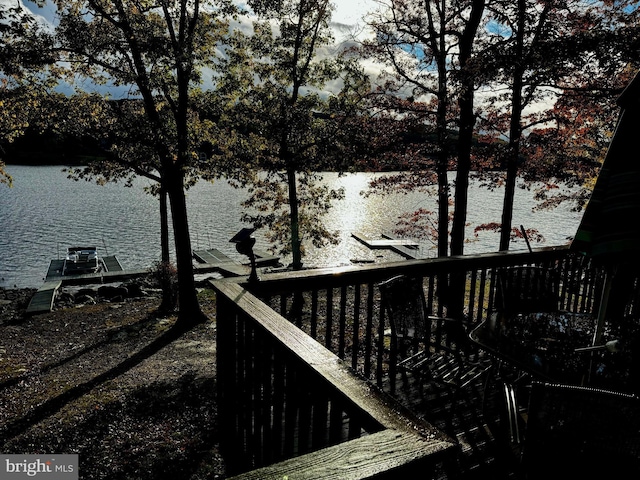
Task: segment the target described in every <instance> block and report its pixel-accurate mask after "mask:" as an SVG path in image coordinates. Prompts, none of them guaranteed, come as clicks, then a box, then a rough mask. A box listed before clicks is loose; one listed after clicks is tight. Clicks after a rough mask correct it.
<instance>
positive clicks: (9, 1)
mask: <svg viewBox="0 0 640 480" xmlns="http://www.w3.org/2000/svg"><path fill="white" fill-rule="evenodd" d="M17 2H23V4H24V5H25V6H26V7H27V8H29V10H31V11H32V12H33V13H34V14H36V15H41V16H43V17H44V18H46V19H47V20H49V21H52V19H53V17H54V13H55V9H54V7H53V6H52V5H51V4H50V3H49V4H48V5H46V6H45V7H43V8H39V7H38V6H36V4H35V3H34V2H32V1H29V0H0V6H4V5H15V4H16V3H17ZM333 3H334V5H335V7H336V9H335V11H334V14H333V20H334V22H338V23H343V24H346V25H350V26H355V25H356V24H358V23H362V18H363V17H364V15H365V13H367V12H368V11H371V10H373V9H374V8H375V6H376V3H375V1H374V0H334V1H333Z"/></svg>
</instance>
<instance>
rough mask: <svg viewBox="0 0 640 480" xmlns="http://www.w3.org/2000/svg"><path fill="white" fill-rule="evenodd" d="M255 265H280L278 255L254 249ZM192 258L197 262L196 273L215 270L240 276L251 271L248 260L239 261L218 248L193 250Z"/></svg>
mask: <svg viewBox="0 0 640 480" xmlns="http://www.w3.org/2000/svg"><path fill="white" fill-rule="evenodd" d="M253 253H254V255H255V256H256V266H257V267H275V266H278V265H280V257H278V256H276V255H271V254H269V253H267V252H264V251H262V250H254V251H253ZM193 258H195V259H196V261H197V262H198V264H196V265H195V266H194V269H195V271H196V273H209V272H217V273H220V274H221V275H222V276H224V277H241V276H244V275H249V274H250V273H251V267H250V265H249V262H248V261H247V262H246V263H239V262H237V261H235V260H234V259H232V258H231V257H229V256H227V255H225V254H224V253H223V252H221V251H220V250H217V249H215V248H210V249H208V250H195V251H194V252H193Z"/></svg>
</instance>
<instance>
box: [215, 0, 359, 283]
mask: <svg viewBox="0 0 640 480" xmlns="http://www.w3.org/2000/svg"><path fill="white" fill-rule="evenodd" d="M248 3H249V6H250V7H251V8H252V9H253V11H254V12H255V13H256V14H257V17H258V18H257V19H256V20H255V21H254V22H253V31H252V32H251V33H250V34H249V35H248V36H244V35H240V34H238V35H237V36H236V37H235V42H234V43H233V46H234V49H233V51H229V57H228V66H227V68H226V69H225V70H226V72H227V74H226V75H222V76H221V78H220V79H219V85H218V89H219V91H220V92H221V93H224V94H226V95H227V96H228V97H230V99H229V100H228V101H227V102H225V103H227V104H228V105H229V110H230V111H229V112H228V113H227V114H226V118H227V119H228V121H229V122H230V123H229V125H230V128H231V129H232V130H233V131H234V132H236V133H239V135H238V136H237V142H238V145H241V146H240V147H237V148H235V149H234V150H232V154H233V156H234V159H235V161H236V162H237V161H242V162H243V163H244V165H245V167H246V166H247V165H252V166H253V170H252V171H251V172H250V174H249V175H246V176H245V177H244V178H242V179H241V181H240V184H241V185H242V186H245V187H247V188H248V191H249V198H248V199H247V201H245V202H244V204H243V205H244V206H245V207H246V212H245V213H244V215H243V220H244V221H245V222H247V223H249V224H251V225H253V226H255V227H257V228H265V230H266V233H265V234H266V236H267V238H268V239H269V240H271V241H272V242H273V243H275V244H276V245H279V246H280V248H279V250H278V251H279V253H281V254H291V256H292V263H291V267H292V268H293V269H296V270H297V269H300V268H302V265H303V261H302V259H303V255H304V243H303V241H310V242H312V243H313V244H314V245H315V246H316V247H321V246H323V245H325V244H327V243H328V242H335V241H336V240H335V237H336V232H331V231H329V230H328V229H327V228H326V227H325V226H324V225H323V223H322V221H321V219H322V217H323V216H324V214H325V213H326V212H327V211H328V210H329V209H330V208H331V203H332V202H333V201H335V200H339V199H340V198H342V192H341V191H339V190H333V189H330V188H328V187H327V186H326V184H323V183H322V182H321V180H322V176H321V173H320V170H321V169H323V168H325V169H330V170H336V169H337V170H339V169H341V165H340V163H341V160H340V157H341V156H342V155H344V154H345V152H347V151H348V150H349V147H348V143H349V142H350V134H351V131H350V130H349V129H347V128H345V126H346V125H347V120H348V119H349V118H350V117H351V116H353V115H354V114H355V113H356V112H357V110H356V108H357V107H358V101H359V99H360V98H361V97H362V96H364V95H365V94H366V93H368V88H369V86H368V82H367V80H366V78H365V76H364V74H363V73H362V71H361V68H360V67H359V66H358V64H357V61H356V60H357V59H356V58H354V57H353V56H349V55H343V53H345V52H335V53H334V52H332V51H331V49H332V48H335V47H333V37H332V34H331V30H330V28H329V22H330V19H331V12H332V5H331V2H330V1H329V0H295V1H282V2H275V3H274V2H262V1H249V2H248ZM329 82H334V83H339V84H340V90H339V92H337V93H335V92H329V90H328V89H327V88H326V87H327V84H328V83H329ZM240 150H242V151H241V152H240Z"/></svg>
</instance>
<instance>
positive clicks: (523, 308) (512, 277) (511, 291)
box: [496, 266, 559, 316]
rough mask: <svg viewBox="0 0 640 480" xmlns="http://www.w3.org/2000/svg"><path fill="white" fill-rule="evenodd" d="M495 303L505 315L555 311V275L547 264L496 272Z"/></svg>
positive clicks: (557, 280)
mask: <svg viewBox="0 0 640 480" xmlns="http://www.w3.org/2000/svg"><path fill="white" fill-rule="evenodd" d="M497 280H498V285H497V287H498V288H497V292H496V307H497V309H498V310H501V311H502V312H503V313H504V314H505V315H507V316H510V315H514V314H517V313H533V312H556V311H558V301H559V277H558V274H557V272H555V271H554V270H551V269H549V268H543V267H532V266H521V267H509V268H503V269H501V270H498V272H497Z"/></svg>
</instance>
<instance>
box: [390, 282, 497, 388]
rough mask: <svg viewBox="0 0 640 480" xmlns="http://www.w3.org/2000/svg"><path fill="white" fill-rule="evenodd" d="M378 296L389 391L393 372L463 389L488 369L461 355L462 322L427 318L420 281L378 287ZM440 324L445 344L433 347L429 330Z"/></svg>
mask: <svg viewBox="0 0 640 480" xmlns="http://www.w3.org/2000/svg"><path fill="white" fill-rule="evenodd" d="M378 287H379V289H380V294H381V308H382V312H381V313H382V321H383V322H384V319H385V318H386V319H388V321H389V329H388V330H387V331H386V332H385V334H388V336H389V337H390V377H391V388H392V392H393V389H394V385H395V382H394V378H395V374H396V367H397V370H398V371H400V372H401V373H402V374H403V375H406V372H410V373H412V374H414V375H417V376H418V377H419V379H420V381H422V380H424V379H433V380H435V381H436V382H439V383H444V384H448V385H452V386H455V387H457V388H463V387H465V386H467V385H468V384H469V383H470V382H472V381H473V380H475V379H476V378H478V376H480V375H481V374H482V373H484V372H485V371H486V370H488V368H489V366H490V365H489V364H486V363H481V362H471V361H469V359H468V358H467V357H466V356H465V355H464V354H463V353H464V350H465V348H466V347H467V346H468V345H469V341H468V334H467V331H466V327H465V326H464V324H463V322H462V321H459V320H456V319H452V318H442V317H437V316H433V315H429V314H428V311H427V305H426V301H425V297H424V289H423V284H422V278H413V277H408V276H404V275H399V276H396V277H393V278H391V279H389V280H387V281H385V282H382V283H380V284H379V285H378ZM437 323H440V324H442V325H444V329H445V332H446V335H447V336H448V340H449V341H448V345H441V344H437V345H436V344H435V343H434V342H433V341H432V333H433V332H432V330H433V329H434V328H435V325H436V324H437Z"/></svg>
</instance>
